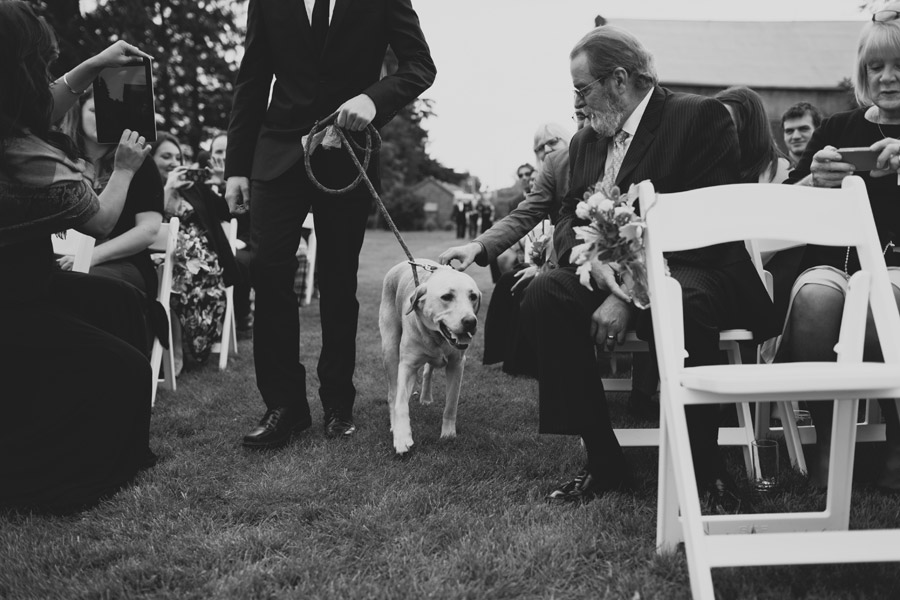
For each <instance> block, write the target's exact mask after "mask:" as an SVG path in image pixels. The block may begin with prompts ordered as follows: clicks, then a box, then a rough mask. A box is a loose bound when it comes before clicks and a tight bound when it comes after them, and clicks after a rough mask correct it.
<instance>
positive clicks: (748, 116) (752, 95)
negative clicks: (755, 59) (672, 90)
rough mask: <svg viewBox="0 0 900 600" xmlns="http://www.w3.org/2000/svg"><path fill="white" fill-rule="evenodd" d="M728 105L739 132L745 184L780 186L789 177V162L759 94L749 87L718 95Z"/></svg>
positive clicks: (716, 96) (742, 176)
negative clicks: (774, 133)
mask: <svg viewBox="0 0 900 600" xmlns="http://www.w3.org/2000/svg"><path fill="white" fill-rule="evenodd" d="M715 98H716V100H718V101H719V102H721V103H722V104H724V105H725V108H727V109H728V114H730V115H731V120H732V121H734V126H735V128H736V129H737V136H738V144H739V145H740V148H741V167H740V168H741V182H742V183H781V182H782V181H784V180H785V179H787V176H788V169H789V168H790V163H789V162H788V160H787V159H786V158H785V157H784V156H782V154H781V151H780V150H779V149H778V146H777V145H775V140H774V139H772V130H771V129H770V128H769V117H768V116H766V107H765V106H764V105H763V102H762V98H760V97H759V94H757V93H756V92H754V91H753V90H751V89H750V88H748V87H743V86H735V87H730V88H728V89H726V90H722V91H721V92H719V93H718V94H716V95H715Z"/></svg>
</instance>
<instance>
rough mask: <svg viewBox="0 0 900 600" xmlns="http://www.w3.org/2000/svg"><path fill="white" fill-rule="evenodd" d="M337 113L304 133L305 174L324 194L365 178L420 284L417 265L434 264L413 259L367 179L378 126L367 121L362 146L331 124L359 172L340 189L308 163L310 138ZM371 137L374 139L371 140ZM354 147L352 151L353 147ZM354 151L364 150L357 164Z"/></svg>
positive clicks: (378, 145)
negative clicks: (326, 183) (324, 181)
mask: <svg viewBox="0 0 900 600" xmlns="http://www.w3.org/2000/svg"><path fill="white" fill-rule="evenodd" d="M336 117H337V111H335V112H334V113H332V114H331V115H329V116H327V117H325V118H324V119H322V121H316V122H315V124H314V125H313V128H312V131H310V132H309V135H308V136H307V137H306V147H305V148H304V149H303V150H304V152H303V163H304V165H306V175H307V177H309V180H310V181H311V182H312V183H313V185H314V186H316V187H317V188H319V189H320V190H321V191H323V192H325V193H326V194H331V195H332V196H339V195H341V194H346V193H347V192H349V191H350V190H352V189H355V188H356V187H357V186H358V185H359V183H360V182H361V181H362V182H365V184H366V187H367V188H369V194H370V195H371V196H372V198H374V199H375V202H376V203H377V204H378V208H379V210H381V215H382V216H383V217H384V220H385V222H387V224H388V226H389V227H390V228H391V231H393V232H394V236H396V238H397V241H398V242H400V246H402V247H403V252H405V253H406V258H407V261H406V262H408V263H409V264H410V268H412V272H413V281H414V282H415V284H416V287H418V286H419V274H418V272H417V270H416V267H419V268H421V269H425V270H426V271H434V270H435V268H436V267H432V266H429V265H423V264H420V263H417V262H415V261H414V260H413V256H412V253H411V252H410V251H409V247H408V246H407V245H406V243H405V242H404V241H403V237H402V236H401V235H400V230H399V229H397V226H396V225H395V224H394V220H393V219H392V218H391V215H390V214H389V213H388V211H387V208H385V206H384V202H382V201H381V196H379V195H378V192H376V191H375V186H373V185H372V182H371V181H370V180H369V176H368V175H367V174H366V170H367V169H368V168H369V161H370V160H371V159H372V152H377V151H378V150H379V149H380V148H381V135H379V134H378V130H377V129H375V127H374V126H373V125H372V124H369V125H368V126H367V127H366V129H365V132H366V145H365V147H362V146H360V145H359V144H357V143H356V140H354V139H353V138H348V137H347V136H346V135H344V131H343V129H341V128H340V127H338V126H337V125H335V126H334V131H335V132H336V133H337V136H338V137H339V138H340V139H341V146H342V147H343V148H345V149H346V150H347V154H349V155H350V159H351V160H352V161H353V164H354V165H356V169H357V170H358V171H359V175H357V176H356V179H354V180H353V182H352V183H351V184H349V185H347V186H346V187H343V188H340V189H331V188H327V187H325V186H324V185H322V184H321V183H319V180H317V179H316V176H315V175H313V172H312V167H311V166H310V162H309V159H310V154H311V152H310V149H311V148H312V142H313V138H314V137H315V135H316V134H317V133H319V132H320V131H322V130H324V129H325V128H326V127H328V126H329V125H332V124H333V123H334V120H335V118H336ZM373 139H374V143H373ZM354 150H355V151H354ZM356 151H358V152H362V153H363V162H362V164H360V162H359V158H358V157H357V156H356Z"/></svg>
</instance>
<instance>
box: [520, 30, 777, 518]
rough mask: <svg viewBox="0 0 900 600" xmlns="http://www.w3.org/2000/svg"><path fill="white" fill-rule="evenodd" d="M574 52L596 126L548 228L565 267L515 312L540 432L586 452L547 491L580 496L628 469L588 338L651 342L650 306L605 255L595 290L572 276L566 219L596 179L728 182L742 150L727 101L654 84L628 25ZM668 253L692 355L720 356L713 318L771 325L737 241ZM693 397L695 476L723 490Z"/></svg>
mask: <svg viewBox="0 0 900 600" xmlns="http://www.w3.org/2000/svg"><path fill="white" fill-rule="evenodd" d="M570 58H571V73H572V81H573V84H574V86H575V108H576V109H581V110H583V111H584V112H585V113H586V115H587V117H588V119H589V120H590V124H591V127H585V128H584V129H582V130H581V131H580V132H579V133H577V134H576V135H575V137H574V138H573V140H572V143H571V145H570V151H569V165H570V174H569V182H570V187H569V193H568V194H567V196H566V198H565V199H564V200H563V204H562V208H561V210H560V218H559V223H558V224H557V228H556V231H555V235H554V244H555V247H556V252H557V256H558V258H559V261H560V265H561V267H562V268H559V269H555V270H553V271H550V272H549V273H546V274H545V275H544V276H542V277H538V278H536V279H535V280H534V281H533V282H532V284H531V286H530V288H529V292H528V294H526V296H525V299H524V301H523V305H522V313H523V317H524V318H525V319H527V320H528V321H529V322H531V323H533V324H534V326H533V327H532V328H531V329H530V331H531V332H532V339H533V343H534V346H535V348H536V349H537V352H538V372H539V378H538V379H539V396H540V431H541V433H556V434H568V435H579V436H581V438H582V440H583V441H584V444H585V448H586V451H587V465H586V468H585V469H584V471H582V472H581V473H579V474H578V476H576V477H575V478H574V479H573V480H572V481H571V482H568V483H566V484H565V485H563V486H561V487H560V488H559V489H557V490H555V491H554V492H553V493H551V494H550V495H549V498H551V499H554V500H563V501H574V500H577V501H584V500H589V499H590V498H592V497H594V496H596V495H598V494H601V493H603V492H605V491H608V490H612V489H619V488H621V487H622V486H623V485H625V484H627V483H628V480H629V473H628V470H627V468H626V465H625V461H624V457H623V455H622V450H621V448H620V446H619V443H618V441H617V440H616V436H615V434H614V432H613V430H612V426H611V424H610V419H609V412H608V410H607V406H606V399H605V396H604V391H603V383H602V380H601V376H600V371H599V369H598V368H597V364H596V361H595V358H594V356H595V355H594V348H595V346H597V345H599V346H600V347H602V348H606V349H612V348H614V347H615V345H616V344H617V343H621V342H622V341H624V336H625V332H626V331H627V330H628V329H629V328H632V327H635V328H636V329H637V331H638V335H639V336H641V337H642V338H643V339H651V333H652V332H651V328H650V319H649V314H648V313H647V312H646V311H639V310H638V309H636V308H635V307H634V306H633V305H632V304H631V302H630V296H629V295H628V294H627V293H626V292H625V291H624V290H623V289H622V288H620V287H619V284H618V279H617V275H616V273H615V272H614V270H613V268H612V267H611V266H610V265H605V264H600V263H596V264H594V265H592V279H593V289H590V290H589V289H587V288H586V287H584V286H582V285H581V284H580V283H579V281H578V276H577V275H576V273H575V267H574V266H573V265H571V264H570V262H569V260H570V254H571V250H572V247H573V246H575V245H576V244H578V243H580V241H579V240H576V238H575V234H574V231H573V227H575V226H578V225H584V224H585V222H584V221H581V220H579V219H578V218H577V217H576V216H575V207H576V205H577V203H578V202H579V201H580V200H581V199H582V196H583V194H584V193H585V191H586V190H587V188H588V187H589V186H592V185H595V184H596V185H597V187H598V189H600V188H602V189H607V190H608V189H609V188H610V187H611V185H612V184H613V183H614V184H615V185H618V186H619V188H620V189H622V190H627V189H628V187H629V186H630V185H631V184H632V183H636V182H640V181H643V180H645V179H650V180H651V181H652V182H653V184H654V186H655V187H656V189H657V190H658V191H660V192H663V193H666V192H679V191H684V190H690V189H695V188H701V187H706V186H713V185H721V184H727V183H734V182H737V181H738V160H739V151H738V141H737V135H736V133H735V128H734V124H733V123H732V121H731V118H730V117H729V116H728V112H727V110H725V108H724V106H722V105H721V104H719V103H718V102H717V101H715V100H713V99H709V98H704V97H700V96H694V95H688V94H678V93H672V92H670V91H668V90H666V89H664V88H661V87H659V86H658V85H657V77H656V73H655V71H654V68H653V61H652V57H651V56H650V54H649V53H648V52H647V51H646V50H645V49H644V47H643V46H642V45H641V44H640V42H639V41H638V40H637V39H636V38H634V36H632V35H631V34H630V33H628V32H626V31H624V30H622V29H619V28H615V27H611V26H603V27H598V28H596V29H594V30H592V31H591V32H590V33H588V34H587V35H586V36H585V37H584V38H582V40H581V41H580V42H578V44H577V45H576V46H575V48H574V49H573V50H572V53H571V56H570ZM668 261H669V267H670V269H671V272H672V274H673V276H674V277H675V278H676V279H677V280H678V281H679V282H680V283H681V285H682V289H683V292H684V312H685V328H686V331H685V339H686V348H687V350H688V352H689V353H690V358H689V359H688V364H692V365H699V364H715V363H718V362H721V353H720V352H719V348H718V345H719V340H718V334H719V331H720V330H721V329H724V328H728V327H732V326H743V327H747V328H750V329H753V330H754V331H755V332H756V333H757V334H760V335H763V336H765V335H768V334H771V333H772V332H773V331H776V330H777V324H776V323H775V322H774V319H771V302H770V301H769V298H768V295H767V294H766V291H765V288H764V287H763V285H762V283H761V282H760V279H759V277H758V275H757V274H756V271H755V270H754V268H753V265H752V263H751V262H750V259H749V256H748V255H747V252H746V250H745V249H744V248H743V244H742V243H741V242H733V243H728V244H721V245H718V246H715V247H710V248H702V249H698V250H690V251H685V252H679V253H673V254H671V255H669V256H668ZM691 408H692V409H693V410H690V411H689V413H688V420H689V427H690V429H691V432H690V433H691V446H692V450H693V453H694V457H695V467H696V469H697V478H698V481H699V482H700V483H701V484H702V485H704V486H709V487H708V489H711V490H712V489H715V490H716V491H718V492H722V484H723V482H724V481H727V477H726V476H725V473H724V466H723V464H722V462H721V460H720V459H719V458H718V447H717V435H718V420H717V415H718V410H717V407H715V406H710V407H707V406H704V407H691Z"/></svg>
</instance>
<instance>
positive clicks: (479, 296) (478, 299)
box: [475, 290, 481, 315]
mask: <svg viewBox="0 0 900 600" xmlns="http://www.w3.org/2000/svg"><path fill="white" fill-rule="evenodd" d="M476 292H477V293H478V298H477V299H476V300H475V314H476V315H477V314H478V311H479V310H480V309H481V290H476Z"/></svg>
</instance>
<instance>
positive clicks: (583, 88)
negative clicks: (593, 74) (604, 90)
mask: <svg viewBox="0 0 900 600" xmlns="http://www.w3.org/2000/svg"><path fill="white" fill-rule="evenodd" d="M604 79H606V77H601V78H600V79H595V80H593V81H592V82H590V83H588V84H585V85H583V86H581V87H580V88H575V89H574V90H572V91H573V92H575V97H576V98H579V99H580V100H581V101H582V102H587V99H586V98H585V97H584V96H585V94H586V93H587V91H588V89H589V88H591V87H593V86H594V85H596V84H598V83H600V82H601V81H603V80H604Z"/></svg>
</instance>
